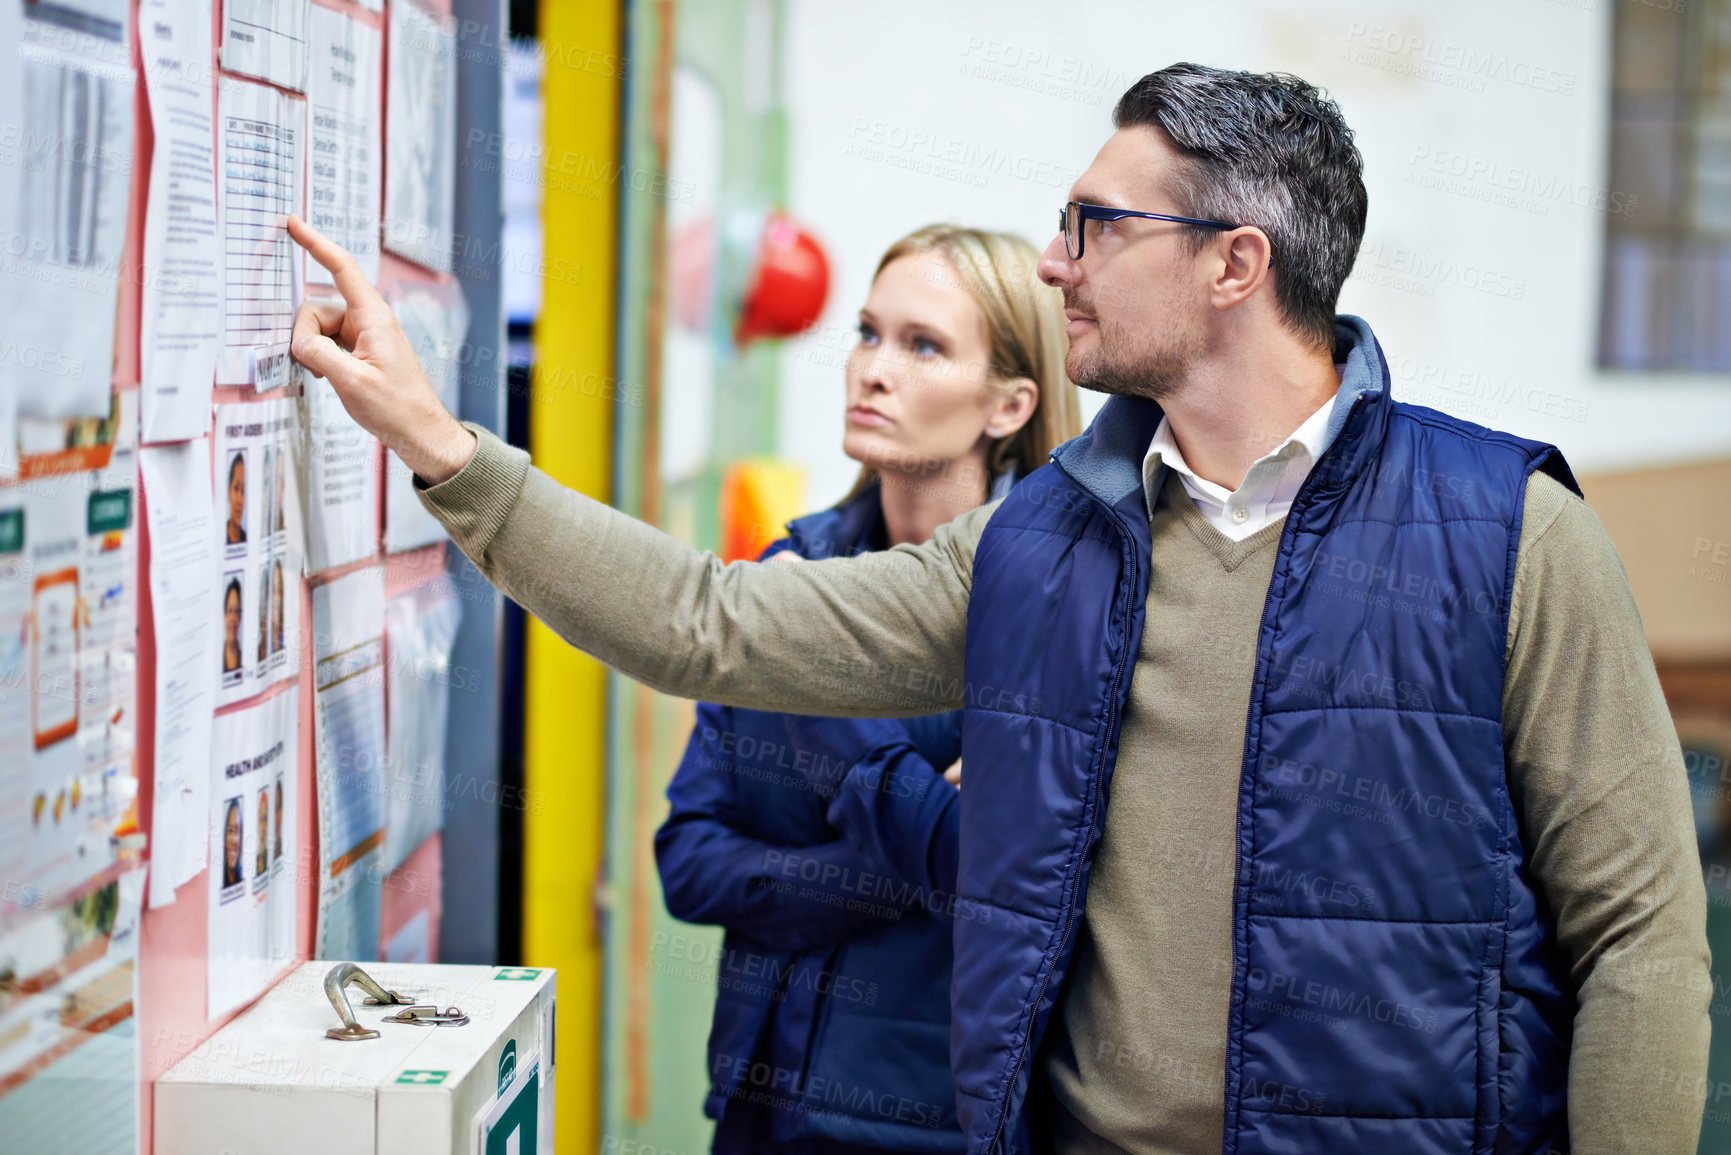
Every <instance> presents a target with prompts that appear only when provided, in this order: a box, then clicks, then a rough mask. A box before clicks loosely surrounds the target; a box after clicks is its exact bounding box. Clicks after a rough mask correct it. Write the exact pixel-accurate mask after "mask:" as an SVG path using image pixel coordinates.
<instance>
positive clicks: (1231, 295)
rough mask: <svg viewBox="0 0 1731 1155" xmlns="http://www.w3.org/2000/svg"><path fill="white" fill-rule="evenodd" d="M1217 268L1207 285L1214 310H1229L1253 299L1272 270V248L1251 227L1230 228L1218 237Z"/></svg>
mask: <svg viewBox="0 0 1731 1155" xmlns="http://www.w3.org/2000/svg"><path fill="white" fill-rule="evenodd" d="M1221 242H1222V246H1223V247H1222V248H1221V249H1220V269H1219V272H1218V274H1217V275H1216V276H1215V278H1214V283H1213V285H1211V286H1210V289H1211V292H1210V294H1209V296H1210V299H1211V303H1212V304H1213V306H1214V307H1215V308H1216V309H1230V308H1232V306H1234V305H1236V304H1238V303H1239V302H1240V301H1244V300H1247V299H1249V298H1250V297H1252V296H1255V294H1256V291H1257V290H1258V289H1260V288H1261V287H1262V284H1263V282H1264V281H1266V280H1268V278H1269V275H1270V272H1271V271H1272V269H1273V267H1274V245H1273V243H1272V242H1270V241H1269V239H1268V234H1267V233H1265V232H1263V231H1262V230H1261V229H1259V228H1257V227H1256V226H1254V225H1245V226H1243V227H1242V228H1236V229H1233V230H1232V231H1231V232H1229V233H1226V234H1224V235H1223V236H1222V237H1221Z"/></svg>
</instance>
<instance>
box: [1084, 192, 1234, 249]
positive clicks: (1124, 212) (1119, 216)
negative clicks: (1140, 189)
mask: <svg viewBox="0 0 1731 1155" xmlns="http://www.w3.org/2000/svg"><path fill="white" fill-rule="evenodd" d="M1125 217H1143V218H1145V219H1147V220H1151V221H1176V222H1177V223H1178V224H1181V225H1195V226H1197V227H1198V228H1204V229H1235V228H1237V227H1238V226H1237V225H1234V224H1228V223H1227V222H1226V221H1205V220H1202V219H1200V218H1198V217H1175V216H1173V215H1172V214H1170V213H1139V212H1137V211H1135V210H1134V209H1112V208H1107V207H1106V206H1105V205H1090V204H1083V203H1082V202H1081V201H1067V202H1065V204H1064V207H1063V208H1061V209H1059V210H1058V231H1059V232H1061V233H1063V234H1064V251H1065V252H1066V253H1069V254H1070V259H1071V260H1072V261H1079V260H1081V259H1082V237H1083V233H1084V231H1085V229H1084V227H1083V226H1084V224H1085V222H1087V221H1121V220H1123V219H1124V218H1125Z"/></svg>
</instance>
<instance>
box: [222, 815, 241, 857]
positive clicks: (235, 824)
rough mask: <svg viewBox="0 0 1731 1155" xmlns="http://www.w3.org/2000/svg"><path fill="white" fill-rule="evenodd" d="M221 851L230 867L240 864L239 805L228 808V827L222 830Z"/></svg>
mask: <svg viewBox="0 0 1731 1155" xmlns="http://www.w3.org/2000/svg"><path fill="white" fill-rule="evenodd" d="M223 852H224V853H225V854H226V855H227V861H228V865H229V867H230V869H233V868H234V867H237V866H239V865H240V807H238V806H230V807H229V808H228V829H227V830H226V831H224V832H223Z"/></svg>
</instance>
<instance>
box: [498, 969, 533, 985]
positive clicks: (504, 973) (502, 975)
mask: <svg viewBox="0 0 1731 1155" xmlns="http://www.w3.org/2000/svg"><path fill="white" fill-rule="evenodd" d="M540 977H541V972H540V971H539V970H538V969H537V968H535V967H500V968H499V973H498V974H496V975H494V976H493V981H494V982H499V981H501V980H503V981H505V982H534V981H535V980H536V979H538V978H540Z"/></svg>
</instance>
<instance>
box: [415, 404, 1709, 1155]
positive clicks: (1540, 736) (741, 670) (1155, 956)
mask: <svg viewBox="0 0 1731 1155" xmlns="http://www.w3.org/2000/svg"><path fill="white" fill-rule="evenodd" d="M472 428H473V427H472ZM475 431H476V433H477V436H478V438H479V445H478V448H477V451H476V454H475V457H474V459H473V460H472V461H471V462H470V463H469V464H468V466H467V467H465V468H464V469H463V470H462V472H460V473H459V474H457V475H456V476H455V477H453V478H451V479H450V480H448V481H446V482H444V483H442V484H440V485H437V486H434V487H432V488H430V489H427V490H425V491H423V492H422V495H421V497H422V501H423V502H424V503H425V505H426V506H427V508H428V509H429V510H430V511H432V512H433V514H434V515H435V516H437V517H438V518H439V520H440V521H441V522H443V523H444V525H445V527H446V528H447V529H448V530H449V531H450V533H451V536H452V538H453V539H454V540H455V541H456V543H457V544H458V546H459V547H460V548H461V549H462V550H463V552H464V553H465V554H467V555H468V556H469V558H470V559H471V560H473V561H474V562H475V564H476V565H477V566H478V567H479V568H480V569H481V571H482V572H483V573H484V574H486V575H487V577H488V578H489V579H490V580H492V581H493V582H494V583H495V584H496V585H498V586H499V588H500V589H501V590H503V591H504V592H505V593H506V594H508V595H509V596H511V597H512V598H514V599H515V600H516V601H518V602H519V603H520V604H522V605H523V606H524V607H525V608H526V609H528V610H529V611H530V612H532V613H534V614H535V615H536V616H538V617H540V618H541V619H542V620H543V621H545V622H546V623H547V624H548V625H549V626H551V627H552V628H553V629H554V630H556V631H557V632H558V633H559V634H560V635H561V636H562V637H564V638H565V639H566V640H568V641H570V642H571V643H572V644H574V645H576V646H578V647H580V648H582V649H584V650H586V651H587V652H589V653H591V654H593V655H595V656H596V657H598V658H600V659H601V660H602V661H604V662H606V663H608V664H609V665H611V666H614V667H616V668H618V669H620V670H622V671H624V672H625V673H627V674H630V675H631V676H632V677H635V678H637V679H638V680H640V681H642V682H645V683H646V684H648V685H650V686H653V687H655V688H657V689H660V690H663V691H665V692H667V693H671V694H677V695H680V696H684V697H692V698H704V699H708V700H711V701H720V702H726V703H729V704H733V705H738V706H745V707H751V708H756V709H769V710H784V711H792V712H806V713H816V714H858V715H867V716H893V715H896V714H905V713H925V712H932V711H937V710H948V709H955V708H957V707H959V706H960V704H961V702H960V690H961V685H962V678H961V674H962V649H963V639H964V634H965V628H966V620H967V604H968V594H969V586H970V581H971V577H972V567H973V554H974V548H975V545H976V543H977V542H978V540H979V536H980V533H981V531H982V529H983V528H984V526H985V523H986V521H987V520H988V519H989V518H990V517H991V513H992V510H993V509H994V508H995V507H994V506H984V507H981V508H980V509H977V510H974V511H972V512H970V513H968V514H965V515H963V516H962V517H959V518H957V519H956V520H955V521H953V522H951V523H950V524H949V525H946V526H944V527H942V528H941V529H939V530H938V532H937V535H936V536H935V537H934V538H933V539H932V540H931V541H930V542H928V543H926V544H924V545H921V546H898V547H896V548H894V549H890V550H885V551H882V552H878V553H870V554H864V555H861V556H860V557H857V558H846V559H834V560H828V561H819V562H811V563H807V564H803V565H798V566H773V565H771V566H759V565H751V564H734V565H727V566H724V565H722V564H721V562H720V561H719V560H718V559H716V558H714V557H713V556H711V555H707V554H701V553H698V552H697V551H695V550H693V549H691V548H690V547H688V546H686V545H684V544H682V543H680V542H678V541H676V540H674V539H673V538H671V537H669V536H667V535H666V534H663V533H661V532H660V531H658V530H655V529H653V528H651V527H649V526H646V525H643V524H641V523H639V522H636V521H634V520H632V519H631V518H629V517H626V516H625V515H623V514H621V513H619V512H617V511H615V510H611V509H609V508H607V507H606V506H603V505H600V504H598V503H596V502H594V501H591V500H590V499H588V498H585V497H583V496H581V495H580V494H577V493H574V492H572V491H569V490H566V489H564V488H563V487H561V486H560V485H558V484H557V483H556V482H554V481H552V480H551V479H550V478H548V477H547V476H546V475H545V474H542V473H541V472H540V471H538V470H536V469H534V468H533V467H532V466H531V465H530V464H529V460H528V457H527V455H526V454H524V453H522V452H521V451H520V450H516V449H512V448H510V447H508V446H506V445H504V444H503V443H502V442H500V441H498V440H497V439H496V438H494V437H492V436H491V435H489V434H487V433H486V432H485V431H482V430H479V429H478V428H477V429H476V430H475ZM1176 492H1178V493H1181V490H1180V491H1176ZM1172 497H1173V492H1172V491H1169V492H1168V493H1167V494H1165V495H1164V496H1163V497H1162V499H1161V500H1160V501H1158V502H1156V503H1155V504H1156V516H1155V522H1154V529H1155V534H1156V545H1155V548H1156V550H1157V551H1159V552H1160V555H1161V557H1162V559H1163V561H1164V563H1165V564H1167V565H1168V566H1171V567H1175V568H1178V569H1182V568H1184V567H1185V566H1189V567H1190V569H1191V572H1194V573H1195V574H1197V575H1198V576H1197V578H1196V580H1195V581H1191V582H1185V581H1182V580H1180V581H1178V582H1177V583H1176V584H1174V583H1168V582H1156V583H1153V584H1152V585H1151V587H1150V592H1149V599H1150V605H1149V613H1150V614H1151V615H1155V614H1157V615H1162V620H1163V622H1164V623H1165V624H1164V627H1163V633H1162V634H1161V635H1157V636H1170V635H1169V634H1167V633H1165V632H1164V631H1170V630H1173V629H1177V630H1179V631H1181V632H1183V631H1185V629H1186V625H1185V622H1186V618H1187V616H1188V617H1190V619H1191V620H1190V625H1189V629H1188V632H1189V633H1190V634H1191V635H1193V636H1194V638H1195V642H1196V644H1195V646H1193V647H1192V652H1193V653H1192V657H1193V659H1194V660H1190V661H1186V660H1184V658H1183V656H1182V654H1181V651H1180V648H1168V649H1167V650H1166V654H1168V655H1178V657H1177V659H1176V660H1175V661H1174V662H1173V664H1172V665H1171V666H1170V668H1166V669H1162V668H1160V667H1159V666H1158V665H1157V664H1151V655H1150V653H1149V652H1148V651H1147V649H1146V648H1145V649H1144V652H1143V653H1142V654H1141V655H1139V660H1138V664H1137V667H1136V670H1135V673H1134V675H1133V678H1132V682H1131V708H1130V709H1128V710H1127V711H1126V714H1125V718H1124V722H1123V729H1122V734H1121V741H1120V749H1119V755H1118V764H1117V765H1118V768H1117V772H1116V774H1115V776H1114V785H1113V794H1112V805H1111V807H1110V809H1109V810H1108V812H1107V818H1106V826H1105V831H1104V835H1103V839H1102V843H1101V849H1100V857H1099V860H1098V862H1097V864H1096V867H1095V874H1094V881H1093V883H1092V884H1091V892H1090V897H1089V905H1088V909H1087V912H1086V914H1085V918H1084V927H1083V932H1082V937H1081V938H1080V939H1079V940H1078V953H1077V957H1076V964H1075V966H1074V968H1073V969H1072V971H1071V975H1070V978H1069V981H1068V982H1067V983H1066V988H1065V994H1064V1006H1063V1008H1062V1012H1061V1015H1060V1017H1059V1018H1058V1019H1057V1020H1056V1022H1055V1024H1054V1030H1053V1032H1052V1039H1051V1040H1050V1042H1049V1044H1048V1046H1047V1048H1046V1050H1045V1052H1044V1054H1045V1058H1046V1062H1045V1071H1046V1074H1047V1076H1048V1078H1049V1080H1050V1084H1051V1087H1052V1089H1053V1091H1054V1092H1055V1094H1056V1097H1057V1101H1058V1103H1059V1106H1060V1108H1061V1109H1060V1132H1061V1134H1060V1138H1061V1139H1062V1140H1063V1146H1064V1149H1065V1150H1072V1151H1107V1152H1109V1151H1114V1150H1129V1151H1137V1152H1168V1151H1171V1152H1178V1151H1182V1152H1214V1151H1218V1150H1219V1143H1220V1128H1221V1107H1220V1103H1221V1092H1222V1088H1221V1085H1220V1084H1219V1083H1218V1082H1217V1081H1215V1079H1214V1076H1213V1070H1214V1069H1218V1068H1220V1067H1222V1066H1223V1064H1224V1054H1225V1034H1226V991H1227V986H1226V984H1227V981H1228V975H1227V974H1226V971H1227V969H1228V967H1229V962H1230V946H1229V944H1228V939H1227V935H1228V933H1229V931H1230V922H1231V898H1230V896H1231V891H1230V884H1229V878H1228V877H1227V872H1229V870H1230V863H1228V864H1227V867H1226V869H1225V870H1223V871H1210V870H1209V869H1208V868H1207V863H1208V861H1209V859H1210V856H1211V855H1213V853H1214V847H1215V844H1217V843H1218V844H1219V845H1220V847H1221V851H1220V853H1221V855H1223V856H1225V857H1227V858H1229V857H1230V845H1231V838H1232V834H1233V822H1234V819H1233V817H1232V815H1233V809H1232V796H1233V795H1234V794H1235V791H1236V786H1237V773H1238V770H1237V766H1238V759H1239V756H1240V754H1241V753H1242V741H1243V738H1242V736H1243V732H1244V712H1245V709H1246V702H1247V700H1248V691H1249V679H1250V676H1251V667H1252V663H1253V655H1252V653H1251V651H1250V650H1249V649H1248V648H1247V647H1238V646H1234V645H1232V644H1230V639H1231V638H1232V637H1233V636H1235V633H1234V631H1239V632H1242V630H1241V627H1242V629H1248V630H1249V631H1250V632H1251V633H1254V630H1255V622H1254V619H1251V620H1249V621H1248V623H1247V624H1246V623H1245V622H1241V621H1239V619H1240V618H1242V617H1243V616H1244V615H1245V613H1246V612H1247V611H1245V610H1243V609H1242V608H1241V603H1243V602H1246V601H1247V600H1249V599H1248V594H1247V592H1246V591H1255V590H1256V586H1257V582H1258V580H1260V582H1261V585H1262V588H1263V590H1265V589H1266V583H1267V575H1268V573H1269V572H1271V568H1270V567H1271V566H1272V560H1273V558H1272V550H1271V549H1269V548H1267V547H1268V546H1269V545H1271V541H1264V540H1263V538H1265V537H1266V538H1270V539H1272V537H1273V536H1275V534H1276V533H1277V531H1274V530H1270V531H1265V533H1264V534H1263V535H1259V536H1258V537H1253V538H1251V539H1250V540H1249V541H1247V542H1244V543H1238V544H1236V545H1235V544H1233V543H1230V542H1227V541H1226V540H1225V539H1224V538H1223V537H1222V536H1221V535H1219V534H1218V533H1217V532H1216V531H1213V529H1212V527H1211V526H1208V525H1207V523H1206V521H1205V519H1202V518H1201V517H1200V515H1197V514H1196V511H1195V510H1194V507H1193V506H1192V505H1190V503H1188V502H1187V501H1183V502H1180V501H1175V500H1172ZM1202 530H1208V531H1209V532H1210V533H1213V534H1214V539H1217V540H1210V539H1209V538H1208V536H1207V535H1206V534H1203V533H1202V532H1201V531H1202ZM1181 533H1182V534H1186V535H1189V536H1190V537H1191V538H1193V539H1194V540H1195V543H1196V544H1195V546H1192V545H1191V543H1190V542H1187V541H1185V540H1184V538H1182V537H1180V536H1179V535H1180V534H1181ZM1229 563H1230V565H1231V568H1230V569H1229V568H1228V565H1229ZM1210 566H1212V567H1213V572H1210V571H1209V567H1210ZM1204 574H1207V575H1208V580H1209V581H1211V582H1212V583H1213V585H1214V586H1216V587H1218V588H1211V589H1202V588H1198V583H1200V584H1201V585H1207V584H1208V582H1205V581H1203V579H1202V575H1204ZM1258 575H1260V577H1259V578H1258ZM1254 601H1255V603H1256V605H1257V608H1258V609H1259V608H1260V591H1258V596H1257V597H1256V598H1255V599H1254ZM1198 613H1208V614H1214V613H1224V614H1225V615H1226V618H1227V621H1226V623H1225V624H1223V625H1221V626H1220V627H1219V628H1210V629H1196V628H1195V625H1196V621H1195V618H1194V615H1196V614H1198ZM1144 636H1145V638H1146V637H1147V636H1149V635H1148V634H1145V635H1144ZM1508 655H1509V662H1508V673H1507V678H1506V685H1505V691H1504V715H1505V746H1506V748H1507V752H1508V759H1509V776H1510V786H1511V795H1512V797H1513V799H1514V803H1515V806H1516V808H1517V811H1518V813H1519V818H1520V822H1521V827H1522V835H1523V840H1524V842H1525V844H1526V846H1527V848H1528V851H1529V856H1530V863H1531V867H1532V871H1533V875H1534V877H1535V879H1536V880H1537V882H1538V885H1539V888H1540V890H1541V892H1542V893H1543V895H1544V897H1545V898H1546V900H1547V902H1548V903H1549V905H1550V908H1551V910H1552V912H1553V914H1554V915H1555V917H1556V920H1557V929H1558V934H1559V937H1560V938H1561V941H1562V943H1563V946H1564V948H1565V950H1566V951H1567V952H1568V954H1569V957H1570V959H1571V962H1572V967H1573V970H1572V973H1573V977H1574V978H1575V980H1576V982H1577V983H1578V984H1579V1009H1578V1011H1577V1013H1576V1019H1575V1037H1574V1041H1573V1050H1572V1053H1571V1061H1570V1072H1569V1082H1570V1100H1569V1102H1570V1106H1569V1121H1570V1130H1571V1137H1572V1140H1573V1145H1574V1149H1575V1150H1576V1151H1577V1152H1583V1153H1587V1155H1591V1153H1594V1152H1636V1151H1639V1152H1665V1153H1669V1155H1684V1153H1686V1152H1693V1151H1694V1149H1695V1143H1696V1137H1697V1134H1698V1130H1699V1121H1700V1109H1701V1094H1702V1089H1703V1085H1704V1084H1703V1079H1704V1076H1705V1073H1706V1061H1707V1040H1708V1017H1707V1005H1708V1000H1709V998H1710V995H1711V981H1710V979H1709V977H1708V955H1707V945H1706V937H1705V920H1706V898H1705V893H1704V889H1703V887H1702V883H1701V877H1700V873H1699V868H1698V864H1697V860H1696V854H1695V847H1694V829H1693V822H1692V819H1691V813H1690V805H1689V797H1688V789H1687V781H1686V777H1685V774H1684V770H1683V765H1682V754H1681V750H1680V748H1679V746H1678V742H1677V738H1676V734H1675V732H1674V730H1673V729H1672V727H1671V722H1670V716H1669V714H1668V712H1667V710H1666V707H1665V702H1664V698H1663V696H1662V695H1661V693H1660V691H1659V685H1658V679H1657V677H1656V675H1655V674H1654V671H1653V664H1652V659H1651V657H1650V655H1649V654H1648V651H1647V648H1646V643H1645V640H1644V637H1643V635H1642V632H1641V626H1640V619H1639V615H1638V614H1637V612H1636V610H1635V606H1634V603H1633V600H1632V598H1631V597H1630V594H1629V590H1628V582H1627V579H1626V576H1625V574H1624V572H1623V569H1622V565H1621V563H1620V562H1619V561H1618V559H1617V556H1616V551H1615V549H1614V548H1613V547H1612V545H1611V543H1610V541H1609V539H1608V538H1607V537H1606V536H1605V533H1604V530H1603V528H1602V527H1601V526H1600V525H1599V522H1598V519H1597V518H1595V517H1594V516H1593V514H1592V512H1591V511H1590V510H1589V509H1588V508H1587V507H1586V505H1585V504H1584V503H1582V502H1581V501H1580V500H1579V499H1577V498H1575V497H1574V496H1573V495H1570V494H1568V493H1567V492H1566V491H1565V490H1563V489H1562V488H1561V487H1560V486H1558V485H1557V484H1556V483H1554V482H1552V481H1550V479H1548V478H1545V477H1542V476H1540V477H1535V478H1534V481H1533V483H1532V484H1531V485H1530V486H1529V491H1528V498H1527V509H1526V517H1525V523H1524V526H1523V531H1522V535H1521V543H1520V553H1519V557H1518V562H1517V572H1516V584H1515V592H1514V601H1513V607H1512V610H1511V615H1510V621H1509V638H1508ZM1163 682H1164V683H1165V684H1167V685H1170V686H1182V687H1185V688H1186V690H1187V697H1186V699H1185V700H1183V701H1180V702H1177V703H1174V704H1170V705H1169V706H1168V707H1167V708H1166V710H1165V713H1164V715H1162V713H1161V712H1160V711H1159V710H1156V709H1152V708H1151V704H1152V691H1153V690H1155V689H1157V688H1158V687H1159V686H1160V685H1161V684H1162V683H1163ZM1228 735H1230V737H1228ZM964 757H965V754H964ZM1181 769H1190V770H1191V771H1193V772H1189V773H1178V772H1177V771H1179V770H1181ZM966 788H967V789H970V790H989V789H991V782H990V780H989V778H988V779H981V778H980V777H979V776H978V772H976V773H975V774H974V775H972V776H970V778H969V780H968V782H967V787H966ZM1174 929H1178V930H1181V931H1182V933H1172V932H1173V931H1174ZM1179 975H1183V976H1187V977H1188V981H1187V983H1186V985H1185V989H1184V990H1183V991H1181V992H1180V991H1176V990H1174V988H1173V981H1174V977H1175V976H1179ZM1107 1043H1109V1044H1110V1046H1106V1045H1105V1044H1107ZM1106 1055H1110V1056H1111V1059H1112V1061H1111V1063H1110V1064H1109V1065H1107V1064H1105V1063H1104V1061H1103V1056H1106ZM1121 1055H1129V1056H1131V1058H1130V1060H1129V1061H1128V1062H1124V1061H1120V1059H1119V1056H1121ZM1175 1076H1176V1077H1175Z"/></svg>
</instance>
